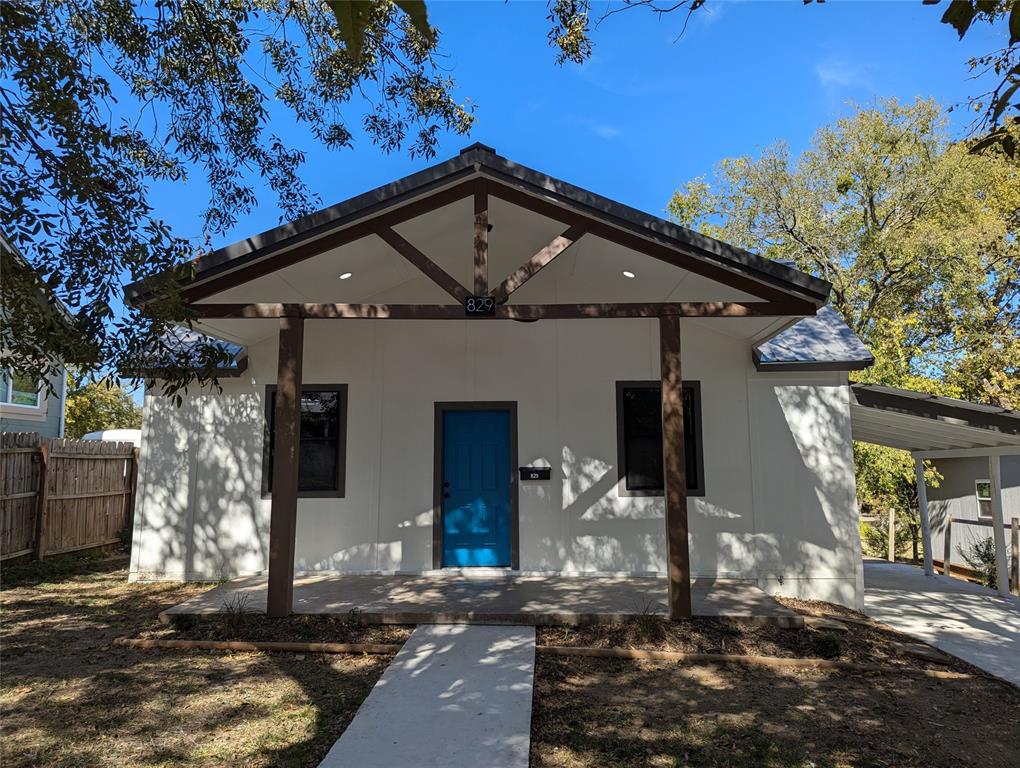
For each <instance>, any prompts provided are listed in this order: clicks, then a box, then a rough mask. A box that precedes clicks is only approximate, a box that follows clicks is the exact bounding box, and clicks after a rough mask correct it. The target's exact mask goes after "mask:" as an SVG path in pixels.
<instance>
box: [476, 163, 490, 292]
mask: <svg viewBox="0 0 1020 768" xmlns="http://www.w3.org/2000/svg"><path fill="white" fill-rule="evenodd" d="M477 184H478V186H477V187H476V188H475V295H476V296H485V295H486V294H488V292H489V192H488V190H487V189H486V186H485V180H484V179H483V180H480V181H478V182H477Z"/></svg>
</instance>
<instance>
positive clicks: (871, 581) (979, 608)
mask: <svg viewBox="0 0 1020 768" xmlns="http://www.w3.org/2000/svg"><path fill="white" fill-rule="evenodd" d="M864 613H866V614H867V615H868V616H870V617H871V618H873V619H877V620H878V621H881V622H883V623H885V624H888V625H889V626H890V627H893V628H894V629H897V630H899V631H900V632H903V633H905V634H908V635H912V636H913V637H916V638H918V639H919V640H923V641H924V642H926V643H929V644H931V645H934V646H935V647H936V648H939V649H941V650H943V651H945V652H946V653H951V654H953V655H954V656H958V657H959V658H961V659H963V660H964V661H968V662H970V663H971V664H973V665H974V666H976V667H980V668H981V669H983V670H985V671H986V672H990V673H991V674H993V675H995V676H997V677H1001V678H1002V679H1003V680H1008V681H1009V682H1011V683H1013V684H1014V685H1016V686H1020V597H999V596H998V594H997V593H996V592H995V591H994V590H991V589H988V588H987V587H982V586H979V585H977V584H971V583H970V582H966V581H963V580H961V579H950V578H947V577H945V576H941V575H935V576H925V575H924V571H922V570H921V569H920V568H917V567H914V566H910V565H902V564H900V563H888V562H885V561H884V560H865V561H864Z"/></svg>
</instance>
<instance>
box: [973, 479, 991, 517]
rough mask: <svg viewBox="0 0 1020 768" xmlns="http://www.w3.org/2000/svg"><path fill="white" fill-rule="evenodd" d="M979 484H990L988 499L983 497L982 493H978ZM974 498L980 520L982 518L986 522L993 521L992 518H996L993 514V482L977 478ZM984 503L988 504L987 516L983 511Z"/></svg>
mask: <svg viewBox="0 0 1020 768" xmlns="http://www.w3.org/2000/svg"><path fill="white" fill-rule="evenodd" d="M979 483H987V484H988V496H987V498H986V497H982V496H981V494H980V492H979V491H978V484H979ZM974 498H975V500H976V501H977V513H978V518H982V519H985V520H991V519H992V517H994V515H993V514H992V481H991V480H988V479H981V478H975V479H974ZM983 501H984V502H987V503H988V514H985V513H984V512H982V511H981V502H983Z"/></svg>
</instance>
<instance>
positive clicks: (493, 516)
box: [442, 409, 513, 567]
mask: <svg viewBox="0 0 1020 768" xmlns="http://www.w3.org/2000/svg"><path fill="white" fill-rule="evenodd" d="M442 456H443V468H442V469H443V471H442V478H443V488H442V497H443V565H444V566H461V567H464V566H510V564H511V562H510V516H511V502H510V493H511V489H512V485H513V475H512V474H511V472H512V467H511V466H510V411H509V410H502V409H493V410H446V411H444V412H443V453H442Z"/></svg>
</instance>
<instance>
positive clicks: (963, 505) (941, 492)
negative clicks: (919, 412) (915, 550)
mask: <svg viewBox="0 0 1020 768" xmlns="http://www.w3.org/2000/svg"><path fill="white" fill-rule="evenodd" d="M1018 450H1020V449H1018ZM931 462H932V464H933V465H934V466H935V468H936V469H937V470H938V472H939V474H941V475H942V480H941V481H940V482H939V487H938V488H929V489H928V513H929V514H930V515H931V543H932V554H933V555H934V558H935V560H936V561H937V562H942V561H943V560H944V559H945V554H944V553H945V532H946V521H947V520H952V521H953V526H952V533H951V534H950V548H951V550H952V554H951V556H950V563H952V564H953V565H959V566H962V567H967V561H966V560H964V558H963V556H962V555H961V554H960V548H961V547H962V548H963V549H964V550H965V551H966V550H969V549H970V547H971V546H972V545H973V544H974V543H975V542H977V541H981V540H983V539H987V538H990V537H991V535H992V529H991V527H990V526H989V525H988V523H990V522H991V521H992V498H991V496H992V483H991V479H990V477H989V472H988V459H986V458H985V457H983V456H969V457H963V458H955V459H954V458H945V459H931ZM1014 517H1016V518H1020V455H1016V456H1003V457H1002V522H1003V524H1004V525H1009V524H1010V520H1011V519H1012V518H1014ZM960 520H973V521H974V524H968V523H961V522H959V521H960Z"/></svg>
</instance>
